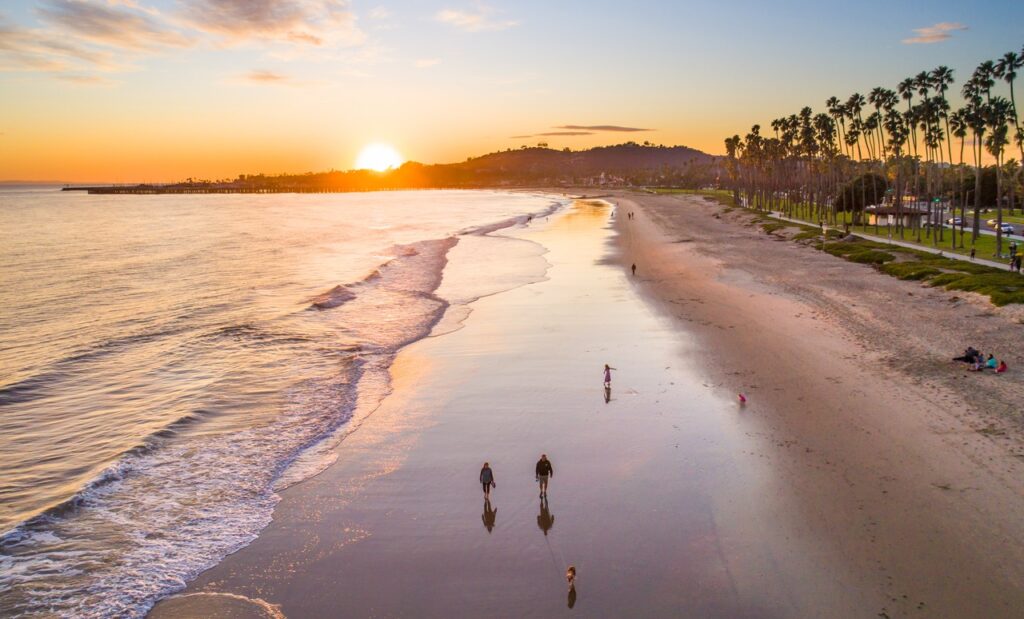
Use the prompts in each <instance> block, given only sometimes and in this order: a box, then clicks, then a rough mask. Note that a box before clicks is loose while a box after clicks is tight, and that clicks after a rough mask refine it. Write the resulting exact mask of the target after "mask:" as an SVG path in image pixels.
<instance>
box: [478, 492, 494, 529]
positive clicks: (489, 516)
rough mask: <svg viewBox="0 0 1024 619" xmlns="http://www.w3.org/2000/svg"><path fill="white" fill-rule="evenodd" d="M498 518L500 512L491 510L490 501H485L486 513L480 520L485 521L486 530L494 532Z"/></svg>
mask: <svg viewBox="0 0 1024 619" xmlns="http://www.w3.org/2000/svg"><path fill="white" fill-rule="evenodd" d="M497 517H498V510H497V509H492V508H491V501H490V499H484V513H483V514H482V515H481V516H480V519H481V520H483V521H484V528H485V529H487V532H488V533H490V532H491V531H493V530H494V521H495V520H496V519H497Z"/></svg>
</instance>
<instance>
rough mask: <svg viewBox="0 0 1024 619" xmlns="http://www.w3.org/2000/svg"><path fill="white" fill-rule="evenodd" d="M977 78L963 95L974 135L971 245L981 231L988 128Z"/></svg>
mask: <svg viewBox="0 0 1024 619" xmlns="http://www.w3.org/2000/svg"><path fill="white" fill-rule="evenodd" d="M976 78H977V72H975V75H972V76H971V79H969V80H967V82H965V83H964V86H963V88H962V89H961V91H960V92H961V93H962V94H963V96H964V99H966V100H967V105H966V106H964V108H963V111H964V120H965V121H966V123H967V126H968V127H970V129H971V133H973V134H974V144H973V145H972V146H971V154H972V155H973V156H974V168H975V170H974V222H973V225H972V227H971V245H974V243H975V242H976V241H977V240H978V234H979V233H980V231H981V148H982V145H983V143H984V142H983V138H984V137H985V130H986V129H987V128H988V124H987V122H986V120H987V116H988V111H987V109H986V107H987V105H986V103H985V100H984V99H983V98H982V86H981V84H980V83H979V81H978V80H977V79H976Z"/></svg>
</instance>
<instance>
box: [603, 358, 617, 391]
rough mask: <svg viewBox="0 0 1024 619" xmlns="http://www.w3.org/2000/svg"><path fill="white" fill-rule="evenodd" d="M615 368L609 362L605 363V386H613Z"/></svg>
mask: <svg viewBox="0 0 1024 619" xmlns="http://www.w3.org/2000/svg"><path fill="white" fill-rule="evenodd" d="M614 369H615V368H613V367H611V366H610V365H608V364H607V363H606V364H604V386H605V387H611V386H612V370H614Z"/></svg>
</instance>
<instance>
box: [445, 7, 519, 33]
mask: <svg viewBox="0 0 1024 619" xmlns="http://www.w3.org/2000/svg"><path fill="white" fill-rule="evenodd" d="M497 13H498V11H497V10H496V9H494V8H491V7H489V6H486V5H483V4H478V5H476V8H475V10H468V11H463V10H458V9H442V10H440V11H438V12H437V14H436V15H435V16H434V19H436V20H437V21H439V22H441V23H444V24H449V25H451V26H454V27H456V28H459V29H460V30H465V31H466V32H483V31H487V30H506V29H508V28H512V27H514V26H518V25H519V22H518V21H516V20H510V19H509V20H506V19H496V14H497Z"/></svg>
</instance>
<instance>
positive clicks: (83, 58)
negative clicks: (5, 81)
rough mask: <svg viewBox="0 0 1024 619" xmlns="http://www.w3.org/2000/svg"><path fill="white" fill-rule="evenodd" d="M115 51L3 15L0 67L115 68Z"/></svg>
mask: <svg viewBox="0 0 1024 619" xmlns="http://www.w3.org/2000/svg"><path fill="white" fill-rule="evenodd" d="M116 68H117V65H116V63H115V62H114V60H113V55H112V54H111V53H110V52H109V51H102V50H98V49H95V48H93V47H89V46H86V45H83V44H81V43H80V42H78V41H76V39H75V38H74V37H62V36H58V35H55V34H52V33H51V32H49V31H46V30H37V29H32V28H23V27H21V26H17V25H13V24H10V23H7V22H5V21H4V20H3V16H2V15H0V71H43V72H63V71H71V70H83V69H85V70H90V69H91V70H100V71H112V70H115V69H116Z"/></svg>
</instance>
